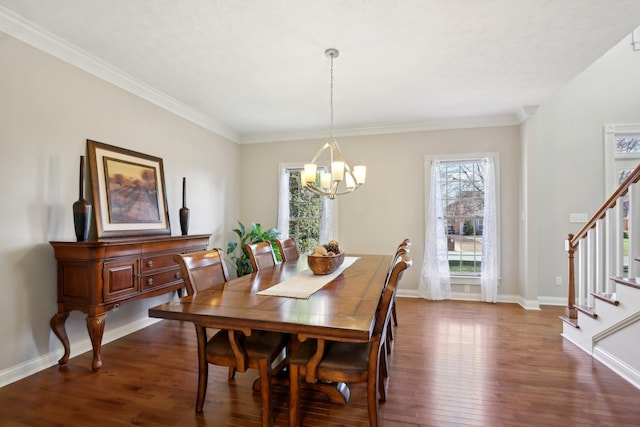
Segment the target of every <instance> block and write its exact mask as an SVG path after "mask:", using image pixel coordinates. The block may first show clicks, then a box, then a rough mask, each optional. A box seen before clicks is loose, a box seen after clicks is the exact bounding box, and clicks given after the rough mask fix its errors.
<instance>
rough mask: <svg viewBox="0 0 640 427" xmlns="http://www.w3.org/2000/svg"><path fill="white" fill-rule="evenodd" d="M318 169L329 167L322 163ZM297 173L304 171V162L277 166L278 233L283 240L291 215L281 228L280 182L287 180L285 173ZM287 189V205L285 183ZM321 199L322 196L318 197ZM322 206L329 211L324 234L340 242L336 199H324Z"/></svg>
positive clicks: (282, 221) (288, 195)
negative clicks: (328, 220)
mask: <svg viewBox="0 0 640 427" xmlns="http://www.w3.org/2000/svg"><path fill="white" fill-rule="evenodd" d="M318 166H319V167H324V168H326V169H327V170H329V165H328V164H324V163H318ZM292 170H293V171H298V170H304V162H288V163H280V164H279V165H278V188H279V189H280V190H279V191H278V230H279V231H280V233H281V234H280V238H281V239H284V238H286V237H289V227H290V224H289V222H290V219H291V215H290V213H289V215H288V216H287V218H286V229H285V227H283V224H284V221H285V219H284V218H281V206H282V203H283V201H282V200H281V198H282V196H283V194H282V186H283V182H282V180H283V179H284V177H285V176H286V177H287V178H288V176H289V175H288V174H287V175H285V172H288V171H292ZM286 188H287V193H286V203H287V204H288V203H289V200H290V193H289V185H288V182H287V185H286ZM320 197H322V196H320ZM324 204H325V207H326V208H327V209H329V213H328V218H330V222H331V223H330V224H327V225H325V226H326V227H327V232H326V234H327V235H328V238H329V239H335V240H338V241H339V240H340V239H339V233H338V230H339V227H338V218H339V215H338V207H339V204H338V201H337V200H336V199H334V200H329V199H328V198H325V200H324ZM287 212H289V210H288V209H287ZM321 228H322V224H321ZM320 235H322V231H321V232H320ZM319 243H320V244H322V243H327V242H319Z"/></svg>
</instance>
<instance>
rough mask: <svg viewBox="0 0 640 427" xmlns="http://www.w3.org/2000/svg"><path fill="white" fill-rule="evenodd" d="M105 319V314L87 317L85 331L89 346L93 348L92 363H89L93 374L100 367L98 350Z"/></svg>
mask: <svg viewBox="0 0 640 427" xmlns="http://www.w3.org/2000/svg"><path fill="white" fill-rule="evenodd" d="M106 319H107V315H106V314H96V315H91V314H90V315H88V316H87V330H88V331H89V337H90V338H91V346H92V347H93V361H92V362H91V369H92V370H93V372H98V370H99V369H100V368H101V367H102V358H101V357H100V348H101V347H102V334H103V333H104V324H105V320H106Z"/></svg>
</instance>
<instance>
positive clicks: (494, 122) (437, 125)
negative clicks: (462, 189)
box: [240, 114, 522, 144]
mask: <svg viewBox="0 0 640 427" xmlns="http://www.w3.org/2000/svg"><path fill="white" fill-rule="evenodd" d="M521 122H522V120H520V118H519V117H518V115H517V114H506V115H495V116H479V117H465V118H458V119H443V120H430V121H425V122H416V123H405V124H397V125H378V126H369V127H361V128H349V129H333V136H334V137H348V136H367V135H385V134H394V133H414V132H427V131H435V130H447V129H469V128H483V127H502V126H516V125H519V124H520V123H521ZM328 135H329V133H328V130H323V131H312V132H289V133H272V134H256V135H246V136H243V137H242V138H241V139H240V143H241V144H258V143H263V142H282V141H300V140H307V139H326V138H327V137H328Z"/></svg>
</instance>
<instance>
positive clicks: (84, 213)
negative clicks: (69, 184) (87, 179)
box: [73, 156, 91, 242]
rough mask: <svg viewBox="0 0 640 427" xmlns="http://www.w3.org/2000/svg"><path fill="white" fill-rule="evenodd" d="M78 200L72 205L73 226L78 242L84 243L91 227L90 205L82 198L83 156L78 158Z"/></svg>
mask: <svg viewBox="0 0 640 427" xmlns="http://www.w3.org/2000/svg"><path fill="white" fill-rule="evenodd" d="M79 193H80V195H79V197H80V200H77V201H76V202H74V203H73V225H74V227H75V231H76V239H78V242H86V241H87V240H88V239H89V226H90V225H91V204H90V203H89V201H88V200H87V199H85V198H84V156H80V189H79Z"/></svg>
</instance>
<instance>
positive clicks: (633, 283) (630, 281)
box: [609, 276, 640, 289]
mask: <svg viewBox="0 0 640 427" xmlns="http://www.w3.org/2000/svg"><path fill="white" fill-rule="evenodd" d="M609 279H611V280H613V281H614V282H616V283H620V284H621V285H627V286H631V287H632V288H636V289H640V283H638V282H637V281H636V280H635V279H633V278H631V277H619V276H613V277H610V278H609Z"/></svg>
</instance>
